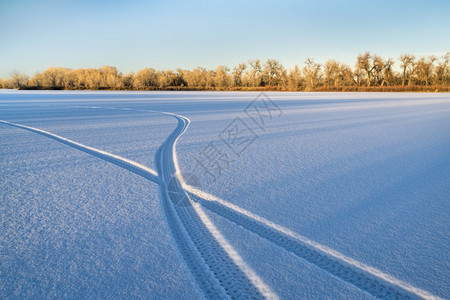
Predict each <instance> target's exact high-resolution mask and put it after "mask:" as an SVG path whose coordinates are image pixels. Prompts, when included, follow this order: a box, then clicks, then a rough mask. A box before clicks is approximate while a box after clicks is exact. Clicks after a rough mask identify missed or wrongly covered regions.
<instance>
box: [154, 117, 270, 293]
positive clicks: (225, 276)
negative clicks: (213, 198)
mask: <svg viewBox="0 0 450 300" xmlns="http://www.w3.org/2000/svg"><path fill="white" fill-rule="evenodd" d="M164 114H167V115H170V116H173V117H174V118H176V119H177V121H178V125H177V127H176V128H175V129H174V131H172V133H171V134H170V135H169V137H168V138H167V139H166V141H165V142H164V143H163V144H162V145H161V146H160V147H159V149H158V150H157V152H156V155H155V161H156V166H157V171H158V173H159V177H160V182H161V184H160V187H161V195H162V202H163V203H162V204H163V207H164V210H165V213H166V217H167V220H168V223H169V226H170V228H171V230H172V233H173V236H174V238H175V240H176V242H177V244H178V246H179V250H180V252H181V253H182V255H183V257H184V259H185V261H186V262H187V263H188V266H189V267H190V269H191V271H192V273H193V275H194V277H195V278H196V280H197V282H198V283H199V285H200V286H201V287H202V289H203V290H204V291H205V295H206V296H207V297H208V298H214V299H215V298H227V297H230V298H233V299H258V298H262V297H264V298H277V297H276V295H275V294H274V293H273V292H272V291H271V290H270V288H269V287H268V286H266V285H265V284H264V282H263V281H262V280H261V279H260V278H259V277H258V276H257V275H256V273H254V272H253V270H251V269H250V268H249V267H248V266H247V265H246V264H245V262H244V261H243V259H242V258H241V257H240V256H239V254H238V253H237V251H236V250H234V248H233V247H232V246H231V245H230V244H229V243H228V242H227V241H226V239H225V238H224V237H223V236H222V234H221V233H220V232H219V230H218V229H217V228H216V227H215V226H214V224H213V223H212V221H211V220H210V219H209V218H208V217H207V215H206V214H205V212H204V211H203V209H202V208H201V206H200V205H198V204H197V203H193V202H192V201H191V200H190V197H189V195H187V193H186V191H185V190H184V189H183V187H182V185H181V183H180V176H179V175H177V174H179V169H178V165H177V160H176V154H175V146H176V142H177V140H178V138H179V137H180V136H181V135H182V134H183V133H184V132H185V131H186V129H187V127H188V125H189V119H188V118H186V117H183V116H180V115H176V114H172V113H164ZM181 180H182V179H181ZM169 184H171V191H170V193H169V191H168V186H169ZM186 199H187V201H186ZM180 200H182V201H184V203H185V205H183V206H182V205H177V204H175V205H174V203H180V202H181V201H180ZM193 246H194V247H193ZM199 267H201V270H199ZM205 267H207V268H208V269H209V270H210V272H205ZM205 277H206V278H205ZM218 287H221V288H222V289H220V290H219V289H218Z"/></svg>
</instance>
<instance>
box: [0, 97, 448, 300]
mask: <svg viewBox="0 0 450 300" xmlns="http://www.w3.org/2000/svg"><path fill="white" fill-rule="evenodd" d="M266 95H267V96H268V97H269V98H270V99H271V100H273V102H272V101H270V100H269V99H267V98H264V97H263V98H261V95H260V94H259V93H237V92H230V93H225V92H173V93H169V92H148V93H147V92H145V93H144V92H35V91H34V92H31V91H29V92H28V91H26V92H18V91H5V92H0V120H4V121H8V122H12V123H14V124H17V125H18V126H25V127H17V126H12V125H13V124H7V123H0V172H1V173H0V199H1V200H2V201H1V202H0V228H1V231H0V278H1V279H0V298H130V297H131V298H154V299H157V298H173V299H175V298H177V299H179V298H184V299H192V298H202V297H206V298H208V297H212V295H213V294H209V292H211V293H215V294H214V295H215V296H218V297H226V296H232V297H239V296H242V297H245V295H257V296H261V297H266V298H276V297H279V298H283V299H284V298H285V299H290V298H320V299H322V298H332V299H349V298H354V299H363V298H373V296H379V297H383V296H384V297H388V296H389V295H390V294H386V293H385V291H384V292H383V291H381V290H382V289H383V288H385V287H387V288H392V289H393V291H394V293H395V292H399V293H403V294H401V295H403V296H405V297H406V296H411V297H415V296H419V297H423V298H431V297H441V298H450V288H449V286H450V279H449V270H450V259H449V253H450V245H449V240H450V239H449V234H448V233H449V232H450V230H449V229H450V228H449V227H450V221H449V220H450V218H449V213H450V208H449V195H450V155H449V153H450V133H449V132H450V95H449V94H425V93H420V94H419V93H416V94H411V93H404V94H388V93H382V94H378V93H370V94H365V93H266ZM257 97H259V98H258V99H259V100H256V102H252V101H253V100H254V99H255V98H257ZM261 99H264V102H258V101H261ZM258 103H259V104H260V105H259V109H260V110H261V111H262V114H260V115H256V116H255V114H253V115H252V117H253V119H252V118H251V117H250V116H249V115H247V114H246V113H245V112H246V108H247V112H248V111H249V110H248V106H249V105H250V109H251V108H253V107H254V106H252V105H253V104H258ZM261 103H265V104H267V103H269V104H273V103H275V104H276V106H274V107H271V108H272V110H271V111H264V108H267V107H264V106H261ZM159 112H169V113H171V114H164V113H159ZM183 118H184V119H183ZM236 118H239V119H236ZM182 120H185V121H182ZM177 121H178V123H177ZM236 122H237V123H236ZM261 122H263V123H261ZM177 124H178V126H177ZM230 124H231V125H236V124H238V125H239V124H240V125H243V124H245V125H246V126H247V127H245V125H244V127H242V126H241V128H246V129H247V131H246V133H244V137H247V139H245V138H244V139H243V140H241V141H242V143H243V145H247V147H246V148H245V149H243V150H242V151H238V154H237V153H236V152H234V151H236V150H241V149H242V147H241V148H239V146H238V145H234V146H235V148H233V147H232V148H230V147H228V146H227V145H226V144H225V142H224V140H226V137H227V134H228V133H230V132H232V131H227V129H232V126H231V127H230ZM26 127H28V129H27V128H26ZM36 130H41V132H38V131H36ZM181 134H183V135H182V136H181ZM51 135H53V136H51ZM59 138H60V139H59ZM58 139H59V140H58ZM65 141H68V142H65ZM227 141H228V142H230V140H227ZM71 143H72V144H71ZM245 143H247V144H245ZM77 144H78V145H81V146H77ZM175 144H176V152H175V151H174V150H175V148H174V145H175ZM160 146H161V148H160V151H158V150H157V149H158V148H159V147H160ZM241 146H242V145H241ZM77 147H78V148H77ZM80 147H81V148H80ZM83 147H85V148H84V150H83ZM86 149H87V150H86ZM89 149H93V150H89ZM211 150H218V151H220V153H221V154H222V156H221V157H220V159H218V158H217V156H216V158H215V160H211V161H208V157H210V156H208V155H211V153H212V152H211ZM233 150H234V151H233ZM89 151H91V152H89ZM100 152H101V153H106V154H103V155H104V156H101V155H100V154H99V153H100ZM111 157H113V158H111ZM114 157H119V158H120V159H122V161H117V159H116V160H115V159H114ZM120 159H119V160H120ZM198 162H201V163H202V164H203V165H202V166H200V165H199V163H198ZM208 162H209V165H208ZM205 166H206V167H205ZM146 168H151V169H152V170H151V171H153V170H155V171H157V172H159V173H160V176H162V179H161V178H160V179H158V178H157V177H155V178H156V179H155V180H152V179H153V177H152V176H153V175H151V174H152V173H151V172H150V173H148V174H149V175H148V176H147V177H145V174H143V173H142V172H144V173H145V172H146ZM178 171H179V172H181V173H182V176H176V177H175V180H176V183H177V184H176V185H175V187H176V192H177V195H181V194H183V195H189V197H191V198H192V200H194V201H195V202H194V203H193V205H192V209H190V208H184V207H181V208H180V206H179V205H177V204H176V203H175V205H172V204H171V202H170V201H171V200H173V198H171V197H172V196H171V194H170V193H169V194H165V193H164V192H161V189H164V186H169V189H170V186H171V182H172V181H171V180H173V175H174V173H176V172H178ZM143 176H144V177H143ZM148 179H150V180H148ZM184 180H186V183H185V182H183V181H184ZM153 181H156V183H155V182H153ZM159 181H160V182H159ZM178 183H179V184H178ZM186 184H187V185H186ZM189 184H192V185H195V186H196V187H195V188H194V187H190V186H188V185H189ZM205 193H208V194H205ZM165 197H166V198H165ZM164 199H165V200H164ZM167 203H168V204H167ZM217 203H218V204H217ZM192 222H193V223H192ZM177 232H179V234H178V235H177V234H176V233H177ZM183 245H184V246H183ZM205 245H209V246H205ZM216 260H217V261H216ZM197 266H198V267H197ZM346 272H347V273H346ZM352 272H356V274H357V275H358V276H360V277H362V279H361V280H360V281H355V280H356V279H355V276H353V275H352V274H351V273H352ZM356 277H357V276H356ZM203 278H207V280H206V281H207V282H209V283H202V279H203ZM364 280H365V281H364ZM371 284H375V285H377V287H376V288H375V289H371V288H370V285H371ZM233 288H236V289H239V290H240V291H242V290H246V291H247V294H245V293H241V292H240V291H235V290H233ZM252 293H253V294H252Z"/></svg>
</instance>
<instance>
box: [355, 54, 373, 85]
mask: <svg viewBox="0 0 450 300" xmlns="http://www.w3.org/2000/svg"><path fill="white" fill-rule="evenodd" d="M356 68H357V69H358V70H362V71H364V73H365V76H366V83H367V86H370V85H371V82H372V72H373V70H374V69H375V65H374V64H373V60H372V56H371V55H370V53H369V52H366V53H364V54H359V55H358V57H357V58H356Z"/></svg>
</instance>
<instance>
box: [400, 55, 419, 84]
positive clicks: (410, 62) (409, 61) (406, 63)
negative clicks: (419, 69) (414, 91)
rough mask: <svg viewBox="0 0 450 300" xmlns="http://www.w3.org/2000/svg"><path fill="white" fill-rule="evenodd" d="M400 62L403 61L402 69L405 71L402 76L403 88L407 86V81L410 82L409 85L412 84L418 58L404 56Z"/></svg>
mask: <svg viewBox="0 0 450 300" xmlns="http://www.w3.org/2000/svg"><path fill="white" fill-rule="evenodd" d="M399 60H400V61H401V64H400V66H401V68H402V70H403V74H402V86H404V85H405V82H406V80H408V85H411V84H412V80H411V79H412V76H413V74H414V70H415V67H416V62H415V60H416V57H415V56H414V55H412V54H402V55H400V58H399Z"/></svg>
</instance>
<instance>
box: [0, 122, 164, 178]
mask: <svg viewBox="0 0 450 300" xmlns="http://www.w3.org/2000/svg"><path fill="white" fill-rule="evenodd" d="M0 123H3V124H6V125H9V126H12V127H17V128H20V129H24V130H27V131H30V132H33V133H37V134H40V135H43V136H45V137H47V138H51V139H53V140H55V141H58V142H60V143H63V144H65V145H68V146H70V147H72V148H75V149H77V150H80V151H83V152H85V153H87V154H90V155H93V156H95V157H97V158H100V159H102V160H105V161H107V162H110V163H112V164H114V165H116V166H119V167H122V168H124V169H126V170H128V171H130V172H132V173H134V174H137V175H139V176H142V177H144V178H146V179H148V180H150V181H152V182H154V183H156V184H159V177H158V174H157V173H156V172H155V171H154V170H152V169H150V168H149V167H146V166H144V165H142V164H140V163H137V162H135V161H132V160H130V159H127V158H125V157H121V156H119V155H116V154H112V153H109V152H106V151H103V150H100V149H97V148H94V147H90V146H86V145H84V144H81V143H78V142H75V141H73V140H70V139H68V138H65V137H62V136H60V135H57V134H54V133H51V132H49V131H45V130H42V129H39V128H35V127H31V126H26V125H21V124H16V123H12V122H8V121H5V120H0Z"/></svg>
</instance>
